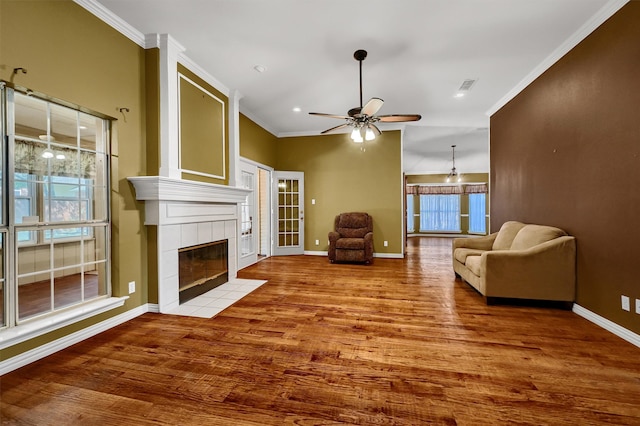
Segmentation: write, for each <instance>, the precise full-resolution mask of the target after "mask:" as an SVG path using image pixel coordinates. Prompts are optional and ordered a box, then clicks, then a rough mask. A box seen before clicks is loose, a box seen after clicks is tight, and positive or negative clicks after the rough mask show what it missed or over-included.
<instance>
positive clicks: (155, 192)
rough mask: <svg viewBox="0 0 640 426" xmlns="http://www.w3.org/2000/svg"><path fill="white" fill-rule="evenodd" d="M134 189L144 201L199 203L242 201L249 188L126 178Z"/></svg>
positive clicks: (145, 178)
mask: <svg viewBox="0 0 640 426" xmlns="http://www.w3.org/2000/svg"><path fill="white" fill-rule="evenodd" d="M127 179H128V180H129V181H130V182H131V183H132V184H133V186H134V187H135V189H136V199H137V200H144V201H194V202H201V203H232V204H237V203H242V202H243V201H244V200H245V198H246V197H247V195H248V194H249V193H250V192H251V190H249V189H244V188H237V187H234V186H226V185H217V184H215V183H205V182H196V181H193V180H184V179H174V178H168V177H163V176H132V177H128V178H127Z"/></svg>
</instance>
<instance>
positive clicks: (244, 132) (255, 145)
mask: <svg viewBox="0 0 640 426" xmlns="http://www.w3.org/2000/svg"><path fill="white" fill-rule="evenodd" d="M239 127H240V156H241V157H244V158H247V159H249V160H253V161H255V162H257V163H260V164H264V165H265V166H269V167H275V166H276V153H277V151H276V150H277V142H278V138H277V137H276V136H274V135H273V134H271V133H269V132H268V131H266V130H265V129H263V128H262V127H260V126H259V125H257V124H256V123H254V122H253V121H252V120H250V119H249V118H247V116H245V115H244V114H240V125H239Z"/></svg>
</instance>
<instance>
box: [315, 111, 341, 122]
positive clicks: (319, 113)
mask: <svg viewBox="0 0 640 426" xmlns="http://www.w3.org/2000/svg"><path fill="white" fill-rule="evenodd" d="M309 114H310V115H318V116H320V117H330V118H342V119H343V120H348V119H350V118H351V117H347V116H346V115H335V114H325V113H323V112H310V113H309Z"/></svg>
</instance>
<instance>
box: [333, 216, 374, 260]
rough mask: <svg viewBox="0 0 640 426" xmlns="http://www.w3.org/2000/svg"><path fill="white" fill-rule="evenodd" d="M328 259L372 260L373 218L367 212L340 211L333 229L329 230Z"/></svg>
mask: <svg viewBox="0 0 640 426" xmlns="http://www.w3.org/2000/svg"><path fill="white" fill-rule="evenodd" d="M329 260H330V261H331V263H333V262H365V263H371V261H372V260H373V219H372V217H371V216H369V215H368V214H367V213H359V212H351V213H341V214H339V215H338V216H336V219H335V231H331V232H329Z"/></svg>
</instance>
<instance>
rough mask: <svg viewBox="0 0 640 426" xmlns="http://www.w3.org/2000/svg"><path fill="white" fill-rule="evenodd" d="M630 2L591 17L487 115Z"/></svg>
mask: <svg viewBox="0 0 640 426" xmlns="http://www.w3.org/2000/svg"><path fill="white" fill-rule="evenodd" d="M628 2H629V0H611V1H609V2H608V3H607V4H605V5H604V6H603V7H602V8H601V9H600V10H599V11H598V12H597V13H596V14H595V15H593V16H592V17H591V19H589V20H588V21H587V22H585V23H584V25H582V27H580V29H578V31H576V32H575V33H573V34H572V35H571V36H570V37H569V38H568V39H567V40H566V41H565V42H564V43H562V44H561V45H560V46H559V47H558V48H557V49H556V50H554V51H553V52H551V54H550V55H549V56H547V57H546V58H545V59H544V60H543V61H542V62H541V63H540V64H539V65H538V66H537V67H535V68H534V69H533V70H532V71H531V72H530V73H529V74H528V75H527V76H526V77H525V78H524V79H522V81H520V83H518V84H517V85H516V86H515V87H514V88H513V89H511V90H510V91H509V92H507V94H506V95H504V96H503V97H502V98H501V99H500V100H499V101H498V102H497V103H496V104H495V105H493V106H492V107H491V108H490V109H489V110H488V111H487V112H486V113H485V114H487V115H488V116H492V115H493V114H495V113H496V112H498V110H499V109H500V108H502V107H503V106H505V105H506V104H507V103H508V102H509V101H510V100H511V99H513V98H515V97H516V96H517V95H518V94H519V93H520V92H522V91H523V90H524V89H525V88H526V87H527V86H528V85H529V84H531V83H533V81H534V80H535V79H537V78H538V77H540V76H541V75H542V73H544V72H545V71H546V70H548V69H549V68H551V66H552V65H553V64H555V63H556V62H558V60H560V58H562V57H563V56H564V55H566V54H567V53H568V52H569V51H570V50H571V49H573V48H574V47H576V46H577V45H578V44H579V43H580V42H581V41H582V40H584V39H585V38H587V36H588V35H589V34H591V33H592V32H593V31H595V30H596V28H598V27H599V26H600V25H602V24H603V23H604V22H605V21H606V20H607V19H609V18H610V17H611V16H613V15H614V14H615V13H616V12H617V11H618V10H620V9H621V8H622V6H624V5H625V4H627V3H628Z"/></svg>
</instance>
